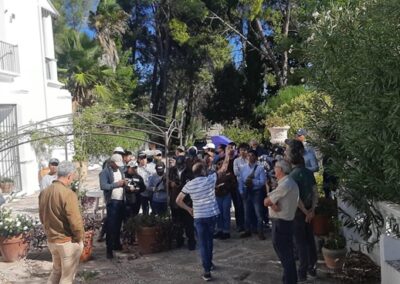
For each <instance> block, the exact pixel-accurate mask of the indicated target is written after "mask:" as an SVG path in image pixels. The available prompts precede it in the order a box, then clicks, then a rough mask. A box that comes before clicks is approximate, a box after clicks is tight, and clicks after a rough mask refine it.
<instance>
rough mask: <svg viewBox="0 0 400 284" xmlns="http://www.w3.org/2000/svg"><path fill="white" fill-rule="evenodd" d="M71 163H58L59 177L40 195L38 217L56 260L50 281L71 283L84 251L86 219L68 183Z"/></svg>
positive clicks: (72, 167)
mask: <svg viewBox="0 0 400 284" xmlns="http://www.w3.org/2000/svg"><path fill="white" fill-rule="evenodd" d="M74 176H75V167H74V165H73V164H72V163H71V162H68V161H63V162H61V163H59V164H58V172H57V179H56V180H55V181H54V182H53V183H52V184H51V185H50V186H49V187H47V188H45V189H44V190H43V191H42V192H41V193H40V194H39V216H40V221H41V222H42V224H43V227H44V232H45V234H46V237H47V243H48V247H49V250H50V252H51V256H52V259H53V270H52V272H51V274H50V277H49V280H48V283H72V282H73V280H74V278H75V274H76V271H77V268H78V264H79V258H80V256H81V254H82V250H83V235H84V228H83V220H82V216H81V213H80V211H79V203H78V197H77V195H76V194H75V192H73V191H72V190H71V189H70V188H69V186H70V185H71V183H72V181H73V180H74Z"/></svg>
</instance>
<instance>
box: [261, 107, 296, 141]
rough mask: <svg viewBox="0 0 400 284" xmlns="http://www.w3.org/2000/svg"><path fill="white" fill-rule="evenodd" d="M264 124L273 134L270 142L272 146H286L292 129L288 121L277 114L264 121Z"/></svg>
mask: <svg viewBox="0 0 400 284" xmlns="http://www.w3.org/2000/svg"><path fill="white" fill-rule="evenodd" d="M264 123H265V125H266V126H267V129H268V131H269V133H270V134H271V139H270V142H271V143H272V144H284V143H285V139H287V138H288V136H287V133H288V130H289V128H290V126H288V125H287V123H286V121H285V120H284V119H283V118H282V117H280V116H278V115H276V114H270V115H269V116H268V117H267V118H266V119H265V120H264Z"/></svg>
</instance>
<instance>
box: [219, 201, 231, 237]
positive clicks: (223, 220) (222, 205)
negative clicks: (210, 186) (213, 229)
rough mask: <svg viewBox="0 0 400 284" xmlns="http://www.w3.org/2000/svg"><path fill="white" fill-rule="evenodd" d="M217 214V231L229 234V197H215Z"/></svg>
mask: <svg viewBox="0 0 400 284" xmlns="http://www.w3.org/2000/svg"><path fill="white" fill-rule="evenodd" d="M217 203H218V208H219V212H220V213H221V214H219V216H218V219H217V231H218V232H224V233H229V232H230V228H231V203H232V199H231V195H230V194H227V195H225V196H217Z"/></svg>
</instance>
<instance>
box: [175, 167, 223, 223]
mask: <svg viewBox="0 0 400 284" xmlns="http://www.w3.org/2000/svg"><path fill="white" fill-rule="evenodd" d="M216 182H217V174H216V173H213V174H211V175H209V176H205V177H197V178H195V179H193V180H191V181H189V182H188V183H187V184H186V185H185V186H184V187H183V189H182V192H183V193H185V194H189V195H190V198H191V199H192V201H193V215H194V216H193V217H194V218H195V219H198V218H209V217H213V216H216V215H218V214H219V209H218V204H217V200H216V198H215V184H216Z"/></svg>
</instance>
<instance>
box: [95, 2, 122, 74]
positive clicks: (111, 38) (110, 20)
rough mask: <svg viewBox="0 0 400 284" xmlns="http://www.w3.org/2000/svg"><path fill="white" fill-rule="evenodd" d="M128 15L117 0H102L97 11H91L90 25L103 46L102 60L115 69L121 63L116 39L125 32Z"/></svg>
mask: <svg viewBox="0 0 400 284" xmlns="http://www.w3.org/2000/svg"><path fill="white" fill-rule="evenodd" d="M128 17H129V15H128V14H127V13H125V12H124V11H123V10H122V9H121V7H120V6H119V5H118V4H117V3H116V1H115V0H101V1H100V3H99V6H98V7H97V10H96V12H95V13H94V12H90V16H89V25H90V27H92V28H93V29H94V30H95V31H96V37H97V39H98V40H99V43H100V45H101V47H102V48H103V56H102V61H103V63H104V64H105V65H107V66H109V67H110V68H112V70H114V71H115V69H116V67H117V65H118V63H119V56H118V49H117V45H116V41H117V40H119V39H120V38H121V36H122V35H123V34H124V33H125V30H126V28H127V25H128V22H127V20H128Z"/></svg>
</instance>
